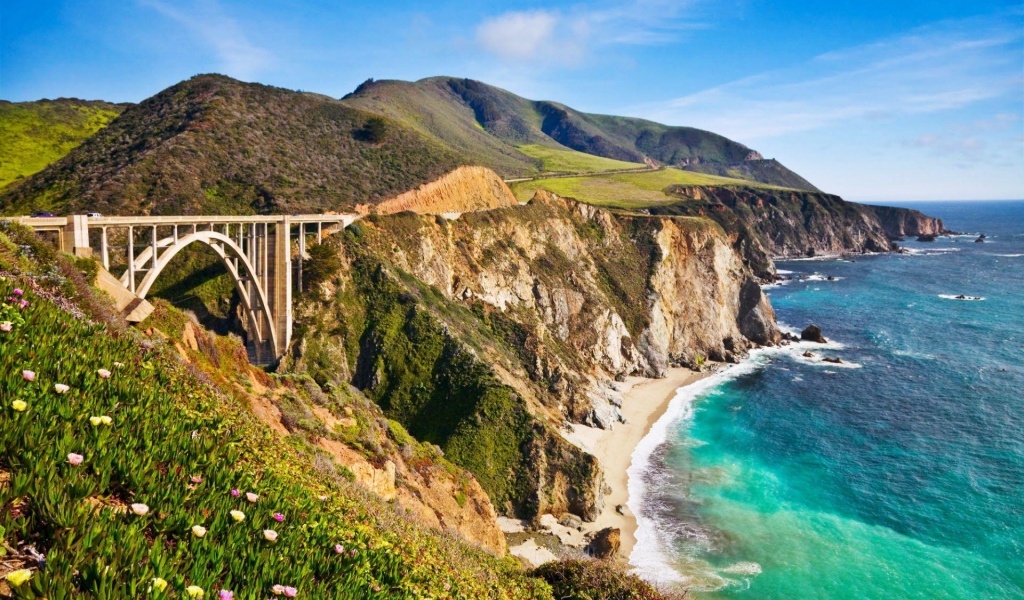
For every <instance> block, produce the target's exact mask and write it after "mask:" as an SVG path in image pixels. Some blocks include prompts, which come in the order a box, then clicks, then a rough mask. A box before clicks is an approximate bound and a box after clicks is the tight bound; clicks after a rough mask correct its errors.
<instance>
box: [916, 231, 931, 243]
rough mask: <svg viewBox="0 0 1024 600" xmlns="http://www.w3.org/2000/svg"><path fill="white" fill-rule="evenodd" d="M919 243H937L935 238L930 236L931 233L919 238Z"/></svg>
mask: <svg viewBox="0 0 1024 600" xmlns="http://www.w3.org/2000/svg"><path fill="white" fill-rule="evenodd" d="M917 241H919V242H934V241H935V236H934V235H932V234H930V233H926V234H924V235H919V236H917Z"/></svg>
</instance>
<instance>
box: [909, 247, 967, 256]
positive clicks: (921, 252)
mask: <svg viewBox="0 0 1024 600" xmlns="http://www.w3.org/2000/svg"><path fill="white" fill-rule="evenodd" d="M902 250H903V251H904V253H905V254H910V255H912V256H935V255H937V254H938V255H941V254H949V253H950V252H960V250H961V249H960V248H907V247H903V248H902Z"/></svg>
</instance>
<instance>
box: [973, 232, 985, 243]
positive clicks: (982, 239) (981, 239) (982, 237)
mask: <svg viewBox="0 0 1024 600" xmlns="http://www.w3.org/2000/svg"><path fill="white" fill-rule="evenodd" d="M974 243H975V244H984V243H985V234H984V233H983V234H981V235H979V236H978V239H976V240H974Z"/></svg>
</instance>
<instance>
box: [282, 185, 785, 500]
mask: <svg viewBox="0 0 1024 600" xmlns="http://www.w3.org/2000/svg"><path fill="white" fill-rule="evenodd" d="M328 243H329V244H330V245H331V246H332V247H333V248H334V250H335V253H334V254H333V256H334V258H335V259H340V260H339V263H338V265H337V266H338V267H339V268H338V269H337V271H336V273H334V274H332V275H331V276H330V277H327V278H325V279H323V280H322V282H321V283H319V284H318V285H317V286H316V287H315V289H313V290H310V292H309V293H308V295H307V297H306V299H305V300H304V302H303V303H302V304H301V306H300V307H299V310H298V312H297V315H298V317H297V318H298V321H299V323H300V326H299V329H298V337H299V338H300V339H301V342H300V343H299V344H297V345H296V346H295V352H294V354H293V355H292V356H290V357H288V359H287V360H286V366H287V368H290V369H293V370H296V371H299V372H306V373H309V374H310V375H311V376H312V377H313V378H314V379H316V380H317V381H318V383H321V384H324V385H327V384H331V385H340V384H342V383H352V384H354V385H355V386H356V387H358V388H360V389H362V390H363V391H364V393H365V394H366V395H367V396H369V397H370V398H372V399H373V400H374V401H375V402H377V403H378V404H379V405H380V406H381V407H382V408H383V410H384V412H385V414H386V415H387V416H388V417H389V418H393V419H395V420H397V421H399V422H401V423H402V424H403V425H405V427H406V428H408V430H409V431H410V433H412V434H413V435H414V436H416V437H417V438H419V439H421V440H425V441H428V442H431V443H435V444H437V445H439V446H440V447H441V448H442V449H443V450H444V452H445V455H446V457H447V458H448V459H450V460H451V461H452V462H454V463H455V464H458V465H460V466H462V467H464V468H466V469H468V470H469V471H471V472H473V473H474V474H475V475H476V477H477V479H478V480H479V481H480V483H481V485H482V486H483V488H484V489H485V490H486V491H487V493H488V494H489V495H490V497H491V499H492V500H493V501H494V503H495V505H496V506H497V507H498V508H499V510H500V511H502V512H505V513H516V514H519V515H520V516H532V515H535V514H539V513H545V512H552V513H556V514H557V513H562V512H573V513H575V514H578V515H580V516H582V517H584V518H586V519H592V518H594V517H595V516H596V515H597V513H598V512H599V510H600V506H601V502H602V488H603V482H602V478H601V472H600V467H599V465H598V464H597V462H596V461H595V460H594V459H593V457H591V456H589V455H587V454H585V453H584V452H582V451H581V450H579V449H578V448H576V447H574V446H572V445H571V444H569V443H567V442H566V441H565V440H563V439H562V437H561V436H560V435H559V433H558V428H559V427H560V426H561V424H562V423H564V422H565V421H566V420H568V421H574V422H581V423H586V424H590V425H595V426H599V427H610V426H612V425H613V424H614V423H615V422H616V421H617V420H618V419H619V412H618V405H621V398H620V397H619V395H618V394H617V393H616V391H615V388H616V385H615V383H614V380H615V379H617V378H622V377H624V376H626V375H629V374H642V375H647V376H651V377H657V376H660V375H662V374H663V372H664V370H665V368H666V367H667V366H668V365H686V366H691V367H699V366H700V365H701V364H702V363H703V361H704V360H705V359H707V358H711V359H717V360H734V359H736V358H737V357H738V356H739V355H740V354H742V353H743V352H744V351H745V350H746V349H747V348H749V347H750V346H752V345H753V344H766V343H773V342H774V341H776V340H777V339H778V332H777V330H776V327H775V323H774V314H773V312H772V310H771V307H770V305H769V304H768V302H767V300H766V299H765V298H764V296H763V295H762V294H761V290H760V287H759V286H758V284H757V281H756V279H755V278H754V276H753V274H752V272H751V270H750V269H749V268H748V267H747V266H746V265H745V264H744V263H743V260H742V259H741V257H740V256H739V255H738V254H737V253H736V252H735V251H734V249H733V247H732V240H730V238H729V236H728V235H727V234H726V233H725V232H724V231H723V229H722V228H721V227H720V226H719V225H717V224H715V223H714V222H712V221H710V220H708V219H703V218H692V217H652V216H649V215H639V214H626V213H616V212H611V211H608V210H604V209H600V208H596V207H594V206H591V205H587V204H582V203H578V202H575V201H572V200H567V199H563V198H558V197H556V196H553V195H551V194H548V193H546V192H540V193H538V195H537V197H535V198H534V199H533V200H532V201H531V202H530V203H529V204H527V205H525V206H518V205H517V206H511V207H507V208H501V209H495V210H488V211H480V212H473V213H466V214H464V215H462V216H461V217H459V218H458V219H455V220H448V219H445V218H441V217H433V216H423V215H417V214H413V213H409V212H405V213H400V214H395V215H390V216H381V215H372V216H369V217H367V218H366V219H365V220H364V221H361V222H359V223H357V224H355V225H353V226H352V227H351V228H350V229H349V230H348V231H347V232H346V233H345V234H344V235H343V236H337V237H335V238H334V239H332V240H330V242H328Z"/></svg>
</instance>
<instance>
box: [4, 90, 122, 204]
mask: <svg viewBox="0 0 1024 600" xmlns="http://www.w3.org/2000/svg"><path fill="white" fill-rule="evenodd" d="M125 106H126V105H123V104H110V103H109V102H99V101H95V102H89V101H85V100H77V99H74V98H60V99H57V100H40V101H38V102H6V101H0V148H2V149H3V152H0V189H3V188H4V187H6V186H7V185H8V184H10V183H12V182H14V181H17V180H20V179H23V178H25V177H28V176H29V175H32V174H33V173H36V172H38V171H41V170H43V169H44V168H45V167H46V166H47V165H49V164H50V163H52V162H54V161H56V160H58V159H60V158H62V157H63V156H65V155H66V154H67V153H68V152H70V151H71V150H72V149H74V148H75V147H76V146H78V145H79V144H81V143H82V141H83V140H85V139H86V138H87V137H89V136H90V135H92V134H94V133H96V132H97V131H99V130H100V129H101V128H103V127H104V126H106V124H107V123H109V122H110V121H111V120H112V119H114V118H115V117H116V116H117V115H119V114H121V111H123V110H124V109H125Z"/></svg>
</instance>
